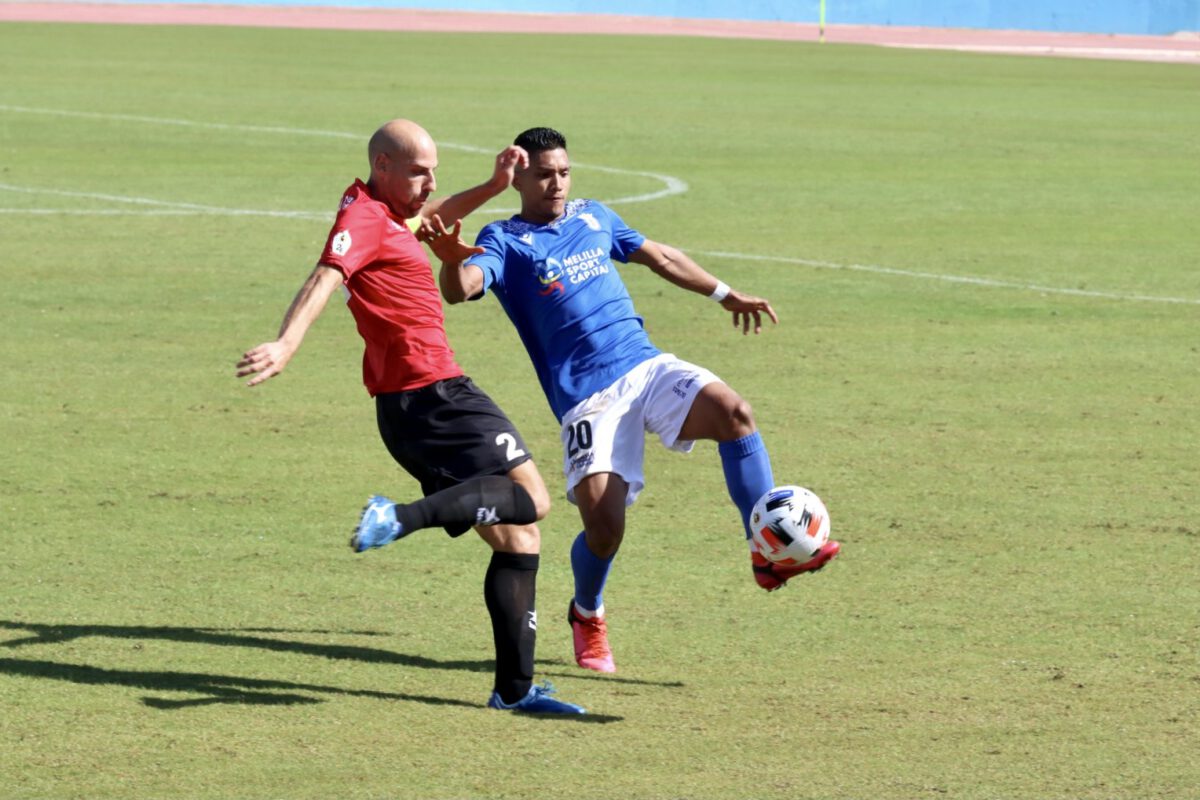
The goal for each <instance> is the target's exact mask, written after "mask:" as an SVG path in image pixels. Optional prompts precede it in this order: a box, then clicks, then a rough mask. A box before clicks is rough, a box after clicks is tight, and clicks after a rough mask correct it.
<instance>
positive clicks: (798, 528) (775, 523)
mask: <svg viewBox="0 0 1200 800" xmlns="http://www.w3.org/2000/svg"><path fill="white" fill-rule="evenodd" d="M750 536H751V538H753V539H754V543H755V544H756V545H757V546H758V552H759V553H761V554H762V555H763V557H764V558H766V559H767V560H768V561H773V562H775V563H776V564H780V565H782V566H785V567H794V566H797V565H799V564H803V563H804V562H805V561H809V560H811V559H812V557H813V556H814V555H815V554H816V552H817V551H818V550H820V549H821V548H822V547H823V546H824V545H825V543H826V542H828V541H829V512H828V511H827V510H825V504H824V503H822V502H821V498H819V497H817V496H816V495H815V494H813V493H812V492H810V491H809V490H808V489H804V488H802V487H800V486H776V487H775V488H774V489H772V490H771V491H769V492H767V493H766V494H764V495H763V496H762V497H760V498H759V499H758V502H757V503H755V504H754V509H753V510H752V511H751V512H750Z"/></svg>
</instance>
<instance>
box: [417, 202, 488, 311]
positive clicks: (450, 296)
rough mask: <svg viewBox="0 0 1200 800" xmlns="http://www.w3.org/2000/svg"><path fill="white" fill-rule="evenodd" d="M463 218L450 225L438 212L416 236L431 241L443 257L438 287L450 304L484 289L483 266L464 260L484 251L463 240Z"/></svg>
mask: <svg viewBox="0 0 1200 800" xmlns="http://www.w3.org/2000/svg"><path fill="white" fill-rule="evenodd" d="M461 231H462V220H455V221H454V227H453V228H450V229H447V228H446V225H445V223H443V222H442V218H441V217H440V216H438V215H437V214H435V215H434V216H433V218H432V219H431V220H430V221H429V224H428V225H423V226H421V230H420V231H419V232H418V234H417V238H419V239H420V240H421V241H423V242H425V244H427V245H429V249H430V250H432V251H433V254H434V255H435V256H437V257H438V258H439V259H441V262H442V268H441V270H439V271H438V288H439V289H440V290H441V293H442V299H444V300H445V301H446V302H447V303H450V304H451V305H453V304H455V303H461V302H463V301H464V300H470V299H471V298H472V297H475V296H477V295H478V294H479V293H480V292H482V291H483V270H481V269H480V268H479V267H477V266H475V265H473V264H464V263H463V262H464V261H466V260H467V259H469V258H470V257H471V256H473V255H477V254H479V253H482V252H483V248H482V247H474V246H472V245H469V244H467V243H466V242H465V241H463V239H462V236H461V235H460V233H461Z"/></svg>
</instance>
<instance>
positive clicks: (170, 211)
mask: <svg viewBox="0 0 1200 800" xmlns="http://www.w3.org/2000/svg"><path fill="white" fill-rule="evenodd" d="M0 111H12V112H17V113H29V114H47V115H52V116H64V117H79V118H87V119H106V120H113V121H127V122H140V123H147V124H157V125H175V126H183V127H194V128H205V129H210V130H226V131H241V132H252V133H270V134H285V135H306V136H324V137H331V138H340V139H354V140H359V139H361V135H360V134H354V133H345V132H341V131H322V130H313V129H307V128H288V127H279V126H266V125H241V124H234V123H222V122H197V121H194V120H183V119H172V118H169V117H145V116H138V115H134V114H108V113H100V112H92V111H71V110H66V109H50V108H30V107H26V106H11V105H3V104H0ZM438 144H439V146H441V147H445V148H448V149H454V150H462V151H464V152H470V153H480V154H485V155H491V154H492V151H490V150H488V149H486V148H483V147H476V146H474V145H464V144H455V143H451V142H439V143H438ZM575 166H584V167H585V168H587V169H594V170H597V171H600V172H608V173H612V174H617V175H636V176H640V177H647V178H653V179H655V180H658V181H661V182H662V183H663V185H664V187H663V189H661V190H659V191H657V192H652V193H649V194H640V195H631V196H629V197H623V198H617V199H615V200H605V201H604V202H606V203H609V204H614V205H615V204H618V203H644V202H648V201H651V200H657V199H660V198H663V197H668V196H671V195H676V194H683V193H684V192H686V191H687V190H688V185H687V183H686V182H684V181H682V180H680V179H678V178H674V177H671V176H669V175H659V174H657V173H652V172H639V171H636V170H626V169H621V168H618V167H605V166H587V165H582V164H578V163H576V165H575ZM0 190H3V191H11V192H19V193H23V194H34V195H38V194H42V195H46V194H48V195H54V196H59V197H70V198H76V199H87V200H101V201H105V202H115V203H122V204H126V205H133V206H147V207H148V208H139V209H137V210H134V209H129V208H125V209H112V208H101V209H54V208H0V214H32V215H51V214H63V215H98V216H138V215H140V216H183V215H221V216H262V217H276V218H285V219H303V220H318V221H319V220H328V219H330V218H331V217H332V214H329V213H319V212H312V211H270V210H264V209H247V208H225V207H221V206H211V205H203V204H199V203H183V202H174V201H167V200H157V199H154V198H149V197H130V196H124V195H112V194H102V193H95V192H72V191H66V190H59V189H45V188H36V187H24V186H16V185H13V184H7V183H0ZM489 210H490V211H492V212H493V213H496V214H508V213H514V212H516V211H517V210H519V209H515V208H514V209H489ZM689 252H692V253H694V254H696V255H699V256H706V257H710V258H727V259H731V260H740V261H761V262H767V263H775V264H796V265H800V266H806V267H813V268H816V269H830V270H845V271H850V272H864V273H871V274H876V275H892V276H896V277H902V278H912V279H918V280H928V281H939V282H943V283H955V284H965V285H971V286H981V287H986V288H991V289H1010V290H1016V291H1023V292H1037V293H1040V294H1057V295H1066V296H1072V297H1090V298H1097V299H1103V300H1119V301H1137V302H1147V303H1171V304H1177V305H1200V299H1194V298H1188V297H1163V296H1155V295H1144V294H1126V293H1121V292H1103V291H1095V290H1091V289H1071V288H1067V287H1061V286H1041V285H1039V284H1033V283H1023V282H1020V281H1007V280H999V279H995V278H976V277H971V276H966V275H945V274H940V273H935V272H921V271H918V270H906V269H897V268H895V267H885V266H880V265H876V264H838V263H835V262H832V261H820V260H817V259H809V258H795V257H789V256H765V255H754V254H751V253H731V252H724V251H715V250H708V251H706V250H691V251H689Z"/></svg>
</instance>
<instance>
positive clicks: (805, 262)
mask: <svg viewBox="0 0 1200 800" xmlns="http://www.w3.org/2000/svg"><path fill="white" fill-rule="evenodd" d="M688 252H689V253H694V254H695V255H699V256H708V257H710V258H728V259H732V260H737V261H768V262H771V263H776V264H799V265H802V266H806V267H815V268H817V269H835V270H846V271H848V272H869V273H873V274H875V275H895V276H897V277H901V278H918V279H920V280H927V281H941V282H944V283H960V284H967V285H971V286H983V287H986V288H989V289H1017V290H1020V291H1025V292H1038V293H1041V294H1062V295H1070V296H1074V297H1095V298H1100V299H1104V300H1136V301H1140V302H1145V303H1176V304H1180V305H1191V306H1200V299H1194V298H1190V297H1158V296H1155V295H1147V294H1123V293H1121V292H1099V291H1093V290H1091V289H1070V288H1066V287H1063V286H1041V285H1039V284H1036V283H1022V282H1020V281H1005V280H997V279H995V278H975V277H971V276H968V275H943V274H940V273H936V272H920V271H917V270H909V269H896V268H895V267H883V266H879V265H877V264H838V263H835V262H833V261H818V260H816V259H811V258H789V257H785V256H758V255H750V254H749V253H725V252H721V251H717V250H689V251H688Z"/></svg>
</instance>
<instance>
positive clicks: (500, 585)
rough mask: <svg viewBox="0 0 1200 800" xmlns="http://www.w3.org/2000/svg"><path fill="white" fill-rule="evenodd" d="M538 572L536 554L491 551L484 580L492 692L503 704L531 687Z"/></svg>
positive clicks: (535, 640)
mask: <svg viewBox="0 0 1200 800" xmlns="http://www.w3.org/2000/svg"><path fill="white" fill-rule="evenodd" d="M537 571H538V555H537V554H536V553H500V552H494V553H492V561H491V563H490V564H488V570H487V575H486V577H484V579H483V599H484V602H486V603H487V609H488V613H489V614H490V615H491V617H492V638H493V639H494V640H495V643H496V684H495V689H496V692H497V693H498V694H499V695H500V699H501V700H503V701H504V702H505V703H515V702H517V701H518V700H520V699H521V698H522V697H524V696H525V695H527V694H528V693H529V687H530V686H532V685H533V651H534V647H535V646H536V644H537V610H536V605H535V603H536V600H537Z"/></svg>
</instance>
